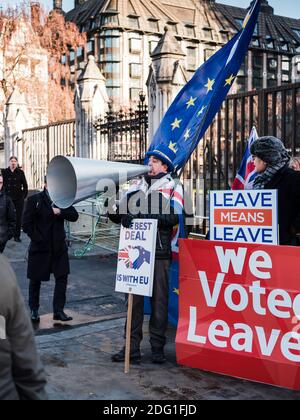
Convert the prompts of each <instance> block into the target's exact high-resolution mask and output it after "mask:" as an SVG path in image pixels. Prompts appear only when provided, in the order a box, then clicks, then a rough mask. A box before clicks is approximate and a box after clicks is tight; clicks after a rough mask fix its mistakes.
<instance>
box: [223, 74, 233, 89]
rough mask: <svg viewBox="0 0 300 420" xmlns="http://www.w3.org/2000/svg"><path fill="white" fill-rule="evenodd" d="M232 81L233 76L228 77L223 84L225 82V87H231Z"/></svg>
mask: <svg viewBox="0 0 300 420" xmlns="http://www.w3.org/2000/svg"><path fill="white" fill-rule="evenodd" d="M234 79H235V76H234V75H233V74H232V75H231V76H230V77H228V79H225V82H226V83H225V86H227V85H229V86H231V85H232V82H233V81H234Z"/></svg>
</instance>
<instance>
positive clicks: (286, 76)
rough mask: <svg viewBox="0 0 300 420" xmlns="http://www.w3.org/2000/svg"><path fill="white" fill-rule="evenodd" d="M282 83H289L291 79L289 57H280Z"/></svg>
mask: <svg viewBox="0 0 300 420" xmlns="http://www.w3.org/2000/svg"><path fill="white" fill-rule="evenodd" d="M281 70H282V76H281V77H282V83H291V81H292V63H291V60H290V58H289V57H285V56H283V57H282V65H281Z"/></svg>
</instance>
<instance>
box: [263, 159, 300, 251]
mask: <svg viewBox="0 0 300 420" xmlns="http://www.w3.org/2000/svg"><path fill="white" fill-rule="evenodd" d="M265 189H277V190H278V213H279V242H280V245H295V244H296V237H295V229H294V228H293V225H294V222H295V220H296V218H297V216H298V215H299V214H300V172H296V171H294V170H293V169H290V168H289V167H287V166H285V167H284V168H282V169H281V170H280V171H278V172H277V174H276V175H275V176H274V178H273V179H272V180H271V181H270V182H269V183H268V184H267V185H266V186H265Z"/></svg>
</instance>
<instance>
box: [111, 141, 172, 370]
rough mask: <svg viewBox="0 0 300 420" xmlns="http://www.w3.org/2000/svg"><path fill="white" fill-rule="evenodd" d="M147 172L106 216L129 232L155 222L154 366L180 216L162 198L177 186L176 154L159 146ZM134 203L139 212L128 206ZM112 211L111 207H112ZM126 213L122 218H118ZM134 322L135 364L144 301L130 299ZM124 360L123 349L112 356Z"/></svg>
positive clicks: (160, 358) (161, 358)
mask: <svg viewBox="0 0 300 420" xmlns="http://www.w3.org/2000/svg"><path fill="white" fill-rule="evenodd" d="M148 157H149V158H150V160H149V165H150V168H151V169H150V172H149V174H148V175H147V176H145V177H144V178H143V179H142V180H141V182H140V183H139V185H137V186H136V187H135V188H134V191H129V192H128V194H127V195H126V197H125V198H124V200H125V205H124V202H121V203H120V206H119V207H118V206H117V208H116V213H115V214H112V213H110V214H108V216H109V218H110V219H111V220H112V221H113V222H114V223H122V225H123V226H124V227H125V228H129V227H130V225H131V223H132V221H133V219H136V218H140V219H155V220H157V221H158V232H157V243H156V256H155V269H154V283H153V296H152V298H151V307H152V314H151V318H150V323H149V330H150V344H151V349H152V361H153V363H157V364H162V363H164V362H165V361H166V358H165V355H164V347H165V344H166V330H167V326H168V298H169V268H170V264H171V260H172V250H171V241H172V233H173V228H174V226H176V225H178V223H179V216H178V214H176V212H175V210H174V209H173V208H172V206H171V205H170V201H171V200H170V199H167V198H166V196H165V195H164V194H163V192H164V191H168V192H169V193H170V194H171V195H172V193H173V192H174V191H175V187H176V183H175V181H174V179H173V178H172V176H171V172H173V170H174V166H173V161H174V159H175V157H176V155H175V153H174V152H173V151H172V150H171V149H169V148H168V147H167V146H163V145H160V146H158V147H157V149H156V150H154V151H152V152H151V153H149V155H148ZM135 201H137V203H136V204H137V206H136V208H135V209H137V208H138V212H134V211H133V210H134V209H132V208H131V206H130V203H132V204H133V207H135V206H134V202H135ZM111 207H113V206H111ZM123 208H124V209H125V214H121V213H122V210H121V209H123ZM132 317H133V320H132V331H131V354H130V359H131V361H132V362H134V363H139V362H140V361H141V353H140V343H141V341H142V338H143V321H144V297H143V296H137V295H134V296H133V316H132ZM124 360H125V348H123V349H122V350H121V351H120V352H118V353H117V354H114V355H113V356H112V361H113V362H123V361H124Z"/></svg>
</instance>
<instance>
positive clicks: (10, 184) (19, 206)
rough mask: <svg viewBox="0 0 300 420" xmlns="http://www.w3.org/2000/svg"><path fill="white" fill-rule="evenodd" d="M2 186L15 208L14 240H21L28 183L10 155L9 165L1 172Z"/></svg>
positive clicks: (16, 160)
mask: <svg viewBox="0 0 300 420" xmlns="http://www.w3.org/2000/svg"><path fill="white" fill-rule="evenodd" d="M2 175H3V179H4V188H5V191H6V194H7V195H8V196H9V197H10V198H11V199H12V201H13V203H14V206H15V209H16V217H17V220H16V230H15V234H14V237H15V241H16V242H21V226H22V216H23V210H24V200H25V199H26V198H27V195H28V185H27V181H26V177H25V174H24V172H23V171H22V170H21V169H20V168H19V167H18V159H17V158H16V157H15V156H12V157H11V158H10V159H9V167H8V168H7V169H4V171H3V173H2Z"/></svg>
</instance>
